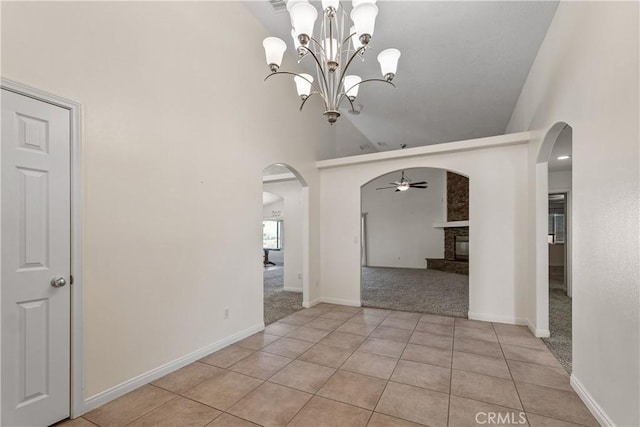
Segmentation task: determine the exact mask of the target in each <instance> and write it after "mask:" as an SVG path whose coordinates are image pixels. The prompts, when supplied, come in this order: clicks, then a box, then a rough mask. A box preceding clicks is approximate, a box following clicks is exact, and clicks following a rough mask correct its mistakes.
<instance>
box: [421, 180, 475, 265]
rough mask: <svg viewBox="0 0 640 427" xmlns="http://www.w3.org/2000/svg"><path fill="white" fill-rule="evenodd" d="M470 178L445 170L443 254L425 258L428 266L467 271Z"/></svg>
mask: <svg viewBox="0 0 640 427" xmlns="http://www.w3.org/2000/svg"><path fill="white" fill-rule="evenodd" d="M468 221H469V178H467V177H465V176H462V175H458V174H456V173H453V172H447V222H446V223H444V224H441V225H442V226H443V227H444V258H441V259H437V258H427V268H428V269H431V270H441V271H447V272H450V273H458V274H467V275H468V274H469V226H468V225H467V222H468Z"/></svg>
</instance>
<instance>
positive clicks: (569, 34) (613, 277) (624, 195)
mask: <svg viewBox="0 0 640 427" xmlns="http://www.w3.org/2000/svg"><path fill="white" fill-rule="evenodd" d="M638 7H639V6H638V3H637V2H561V3H560V5H559V7H558V10H557V12H556V15H555V18H554V20H553V22H552V23H551V26H550V28H549V32H548V33H547V36H546V38H545V40H544V42H543V44H542V46H541V47H540V51H539V52H538V56H537V58H536V60H535V62H534V64H533V67H532V69H531V72H530V74H529V77H528V79H527V81H526V83H525V86H524V88H523V91H522V94H521V95H520V99H519V101H518V103H517V106H516V108H515V110H514V113H513V116H512V118H511V122H510V124H509V126H508V127H507V131H508V132H515V131H521V130H536V131H537V130H545V129H547V128H549V127H550V126H551V125H553V124H554V123H556V122H559V121H564V122H566V123H568V124H569V125H570V126H571V127H572V128H573V156H572V163H573V177H572V178H573V183H572V184H573V242H572V244H573V256H572V260H573V380H574V381H576V380H577V381H578V383H579V384H580V385H581V386H582V387H583V390H584V391H585V392H586V393H588V394H589V396H590V398H591V399H592V401H593V403H594V407H596V408H597V409H598V410H600V411H601V413H600V414H599V416H600V420H601V422H606V423H612V424H614V425H621V426H622V425H624V426H631V425H638V424H640V414H639V406H638V402H639V401H640V391H639V387H640V373H639V368H640V367H639V362H638V361H639V360H640V351H639V336H638V330H639V327H640V324H639V306H640V303H639V301H640V292H639V286H640V285H639V283H640V265H639V264H640V262H639V261H640V260H639V259H638V253H640V242H639V238H638V236H640V230H639V219H640V218H639V212H640V206H639V203H638V202H639V200H638V193H639V189H640V185H639V167H638V166H639V162H638V159H639V154H640V153H639V151H640V150H639V144H638V140H639V133H638V125H639V123H638V114H639V108H638V89H639V87H638V50H639V46H638V36H639V34H638V13H639V10H638ZM538 146H539V144H538ZM533 154H534V155H533V156H530V157H529V158H530V162H531V163H530V166H529V170H530V173H531V171H532V170H533V171H535V166H532V163H533V162H535V159H536V157H537V152H535V153H533ZM530 177H533V178H532V179H530V180H529V182H531V183H532V184H530V185H533V183H535V172H534V173H533V174H532V175H530ZM529 194H535V188H531V187H530V188H529ZM529 211H530V212H532V211H534V208H533V206H532V208H531V209H529ZM530 223H531V222H530ZM533 241H535V240H533ZM531 301H533V299H531Z"/></svg>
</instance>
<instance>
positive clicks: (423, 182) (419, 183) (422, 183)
mask: <svg viewBox="0 0 640 427" xmlns="http://www.w3.org/2000/svg"><path fill="white" fill-rule="evenodd" d="M424 184H427V182H426V181H422V182H412V183H411V185H424Z"/></svg>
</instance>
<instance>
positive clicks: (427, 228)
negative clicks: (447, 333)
mask: <svg viewBox="0 0 640 427" xmlns="http://www.w3.org/2000/svg"><path fill="white" fill-rule="evenodd" d="M405 184H406V185H405ZM405 187H406V188H405ZM360 191H361V239H360V241H361V253H362V257H361V264H362V268H361V301H362V305H363V306H367V307H376V308H386V309H393V310H404V311H416V312H423V313H431V314H439V315H448V316H457V317H467V314H468V311H469V179H468V178H467V177H466V176H463V175H460V174H457V173H454V172H450V171H447V170H444V169H439V168H428V167H419V168H410V169H401V170H397V171H393V172H389V173H387V174H384V175H381V176H379V177H377V178H374V179H373V180H371V181H369V182H367V183H365V184H364V185H362V187H361V190H360Z"/></svg>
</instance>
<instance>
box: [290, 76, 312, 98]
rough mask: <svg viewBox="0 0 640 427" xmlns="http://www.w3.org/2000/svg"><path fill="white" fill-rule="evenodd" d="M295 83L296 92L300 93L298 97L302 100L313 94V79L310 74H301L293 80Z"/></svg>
mask: <svg viewBox="0 0 640 427" xmlns="http://www.w3.org/2000/svg"><path fill="white" fill-rule="evenodd" d="M293 81H294V82H296V90H297V91H298V96H300V97H302V98H306V97H308V96H309V94H311V83H313V77H311V75H309V74H300V75H297V76H295V77H294V78H293Z"/></svg>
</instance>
